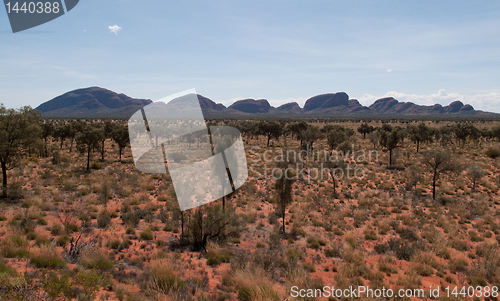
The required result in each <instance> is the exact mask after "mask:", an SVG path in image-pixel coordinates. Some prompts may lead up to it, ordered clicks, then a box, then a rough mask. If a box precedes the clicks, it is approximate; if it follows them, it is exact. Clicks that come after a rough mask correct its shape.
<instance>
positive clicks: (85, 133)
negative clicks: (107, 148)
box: [76, 124, 104, 171]
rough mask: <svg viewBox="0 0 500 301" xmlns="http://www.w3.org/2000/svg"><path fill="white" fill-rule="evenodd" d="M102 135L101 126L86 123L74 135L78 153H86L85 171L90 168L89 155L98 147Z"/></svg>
mask: <svg viewBox="0 0 500 301" xmlns="http://www.w3.org/2000/svg"><path fill="white" fill-rule="evenodd" d="M103 135H104V133H103V130H102V128H99V127H97V126H95V125H94V124H88V125H86V126H85V127H84V128H83V129H82V132H81V133H79V134H78V135H77V136H76V145H77V148H78V150H79V151H80V153H86V154H87V171H88V170H90V155H91V153H92V151H94V150H96V149H98V148H99V143H100V142H101V140H102V136H103Z"/></svg>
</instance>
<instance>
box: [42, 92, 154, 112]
mask: <svg viewBox="0 0 500 301" xmlns="http://www.w3.org/2000/svg"><path fill="white" fill-rule="evenodd" d="M151 102H152V101H151V100H149V99H136V98H131V97H129V96H127V95H125V94H118V93H115V92H113V91H110V90H107V89H103V88H99V87H90V88H85V89H78V90H74V91H70V92H67V93H64V94H63V95H60V96H57V97H56V98H53V99H51V100H49V101H47V102H44V103H43V104H41V105H39V106H38V107H37V108H36V109H37V110H39V111H40V112H42V116H43V117H44V118H129V117H130V116H132V114H134V113H135V112H136V111H137V110H139V109H141V108H142V107H144V106H145V105H147V104H150V103H151Z"/></svg>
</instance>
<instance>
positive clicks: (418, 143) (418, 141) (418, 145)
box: [417, 140, 420, 153]
mask: <svg viewBox="0 0 500 301" xmlns="http://www.w3.org/2000/svg"><path fill="white" fill-rule="evenodd" d="M419 147H420V140H417V153H418V149H419Z"/></svg>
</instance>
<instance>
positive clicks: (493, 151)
mask: <svg viewBox="0 0 500 301" xmlns="http://www.w3.org/2000/svg"><path fill="white" fill-rule="evenodd" d="M486 156H488V157H490V158H491V159H495V158H498V157H500V149H499V148H497V147H490V148H488V150H487V151H486Z"/></svg>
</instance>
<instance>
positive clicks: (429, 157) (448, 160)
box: [424, 147, 458, 200]
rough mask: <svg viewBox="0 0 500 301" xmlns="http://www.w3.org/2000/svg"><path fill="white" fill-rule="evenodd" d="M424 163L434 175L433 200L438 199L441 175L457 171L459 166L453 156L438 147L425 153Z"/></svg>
mask: <svg viewBox="0 0 500 301" xmlns="http://www.w3.org/2000/svg"><path fill="white" fill-rule="evenodd" d="M424 163H425V164H426V165H427V166H428V167H429V168H430V169H431V174H432V198H433V199H434V200H435V199H436V184H437V181H438V180H439V176H440V175H441V173H443V172H446V171H455V170H457V169H458V165H457V164H456V163H455V161H454V160H453V157H452V156H451V154H450V153H449V152H448V151H446V150H444V149H443V148H440V147H437V148H434V149H431V150H428V151H426V152H425V153H424Z"/></svg>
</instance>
